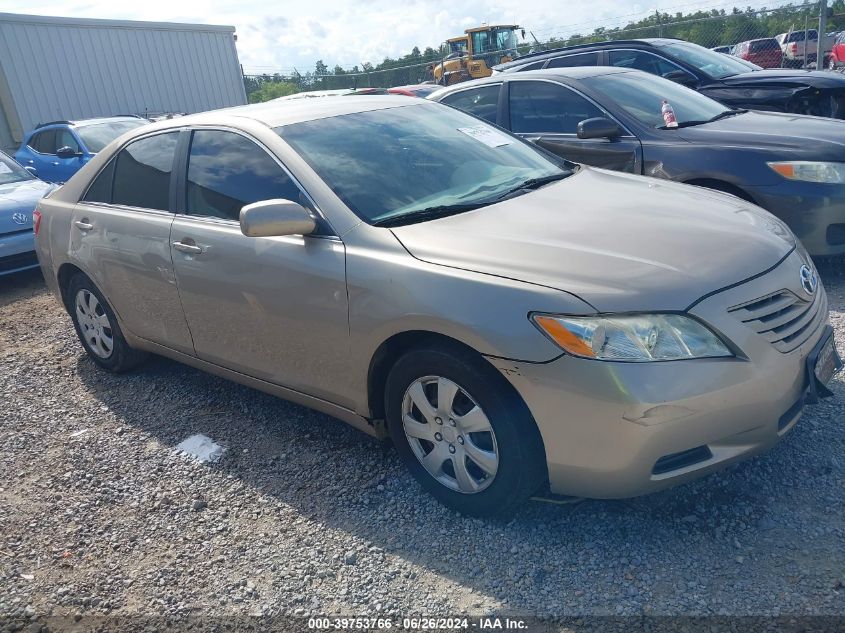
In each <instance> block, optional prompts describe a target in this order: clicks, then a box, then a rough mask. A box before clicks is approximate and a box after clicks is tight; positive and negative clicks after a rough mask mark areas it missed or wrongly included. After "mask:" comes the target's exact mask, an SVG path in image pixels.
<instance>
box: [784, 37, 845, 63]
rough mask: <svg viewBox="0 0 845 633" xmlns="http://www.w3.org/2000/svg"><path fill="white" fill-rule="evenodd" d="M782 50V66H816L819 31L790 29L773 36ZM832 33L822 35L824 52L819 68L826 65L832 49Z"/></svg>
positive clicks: (833, 40) (833, 39)
mask: <svg viewBox="0 0 845 633" xmlns="http://www.w3.org/2000/svg"><path fill="white" fill-rule="evenodd" d="M775 39H776V40H777V42H778V44H779V45H780V47H781V50H782V51H783V61H784V66H788V67H792V68H803V67H805V66H812V67H814V68H815V67H816V60H817V58H818V50H819V49H818V46H819V32H818V31H817V30H816V29H808V30H807V31H806V34H805V32H804V31H790V32H789V33H781V34H780V35H777V36H775ZM835 39H836V38H835V37H834V36H833V35H825V36H824V54H825V57H824V59H823V60H822V64H821V66H820V67H821V68H824V67H825V66H827V65H828V63H829V62H828V55H829V54H830V52H831V50H832V49H833V45H834V42H835Z"/></svg>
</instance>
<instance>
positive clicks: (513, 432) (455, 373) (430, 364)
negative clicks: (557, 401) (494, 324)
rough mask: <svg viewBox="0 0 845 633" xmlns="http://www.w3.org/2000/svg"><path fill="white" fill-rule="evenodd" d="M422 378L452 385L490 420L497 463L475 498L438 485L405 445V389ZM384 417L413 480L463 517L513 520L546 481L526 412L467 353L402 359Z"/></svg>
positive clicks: (449, 350) (434, 351) (453, 350)
mask: <svg viewBox="0 0 845 633" xmlns="http://www.w3.org/2000/svg"><path fill="white" fill-rule="evenodd" d="M427 376H439V377H443V378H446V379H448V380H450V381H452V382H454V383H455V384H457V385H458V386H459V387H460V388H461V389H462V390H463V391H464V392H465V393H466V394H468V395H469V396H470V397H471V399H472V400H473V401H474V402H475V404H477V405H478V406H479V407H480V408H481V409H482V410H483V412H484V413H485V414H486V417H487V419H488V420H489V423H490V426H491V427H492V429H493V433H494V434H495V441H496V445H497V447H498V460H499V461H498V469H497V470H496V473H495V475H494V476H493V477H492V481H491V482H489V483H488V484H487V487H485V488H483V489H482V490H481V491H480V492H475V493H471V494H467V493H462V492H460V491H457V490H453V489H451V488H449V487H447V486H446V485H444V484H442V483H440V482H439V481H438V480H437V479H435V477H434V476H433V475H431V474H429V472H428V471H427V470H426V469H425V467H424V466H423V465H422V463H421V462H420V460H419V459H418V458H417V456H416V454H415V453H414V450H413V449H412V448H411V446H410V444H409V441H408V438H407V436H406V434H405V431H404V428H403V422H402V415H403V413H402V406H403V401H404V399H405V394H406V392H407V391H408V389H409V387H410V386H411V385H412V384H414V383H415V381H417V380H419V379H421V378H423V377H427ZM385 411H386V412H387V415H386V417H387V424H388V428H389V430H390V435H391V438H392V439H393V443H394V445H395V446H396V450H397V452H398V453H399V455H400V457H401V458H402V461H403V462H405V465H406V466H407V467H408V469H409V470H410V471H411V473H412V474H413V476H414V477H415V478H416V479H417V481H418V482H419V483H420V485H421V486H422V487H423V488H424V489H425V490H426V491H427V492H429V493H431V494H432V495H433V496H434V497H435V498H436V499H438V500H439V501H440V502H441V503H443V504H444V505H445V506H447V507H449V508H451V509H453V510H456V511H458V512H460V513H462V514H466V515H471V516H484V517H489V516H497V515H508V514H512V513H513V511H514V510H515V509H516V508H517V507H519V506H520V505H522V504H523V503H525V502H526V501H527V500H528V499H529V498H530V497H531V496H532V495H533V494H535V493H536V492H537V491H538V489H540V487H541V486H542V485H543V484H544V483H545V481H546V480H547V479H548V472H547V469H546V454H545V450H544V448H543V441H542V438H541V436H540V432H539V430H538V429H537V425H536V423H535V422H534V418H533V417H532V416H531V413H530V411H529V410H528V407H527V406H526V405H525V403H524V402H523V401H522V399H521V398H520V397H519V396H518V394H517V393H516V392H515V391H514V390H513V387H512V386H511V385H510V384H509V383H508V382H507V381H506V380H505V379H504V377H502V376H501V374H499V373H498V372H497V371H496V370H495V369H494V368H493V367H492V366H490V365H489V363H487V362H486V361H485V360H484V359H483V358H481V357H480V356H478V355H477V354H475V353H473V352H471V351H469V350H465V349H462V348H459V347H458V346H455V347H452V346H446V345H436V346H433V347H429V348H418V349H413V350H411V351H408V352H407V353H405V354H404V355H403V356H402V357H400V358H399V360H398V361H396V363H395V364H394V366H393V368H392V369H391V371H390V374H389V376H388V378H387V385H386V393H385ZM432 428H439V427H432ZM461 443H462V444H463V442H461ZM452 459H454V458H452ZM465 463H469V462H465ZM452 464H454V462H452ZM453 472H454V469H453Z"/></svg>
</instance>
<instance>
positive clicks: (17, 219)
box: [12, 213, 29, 224]
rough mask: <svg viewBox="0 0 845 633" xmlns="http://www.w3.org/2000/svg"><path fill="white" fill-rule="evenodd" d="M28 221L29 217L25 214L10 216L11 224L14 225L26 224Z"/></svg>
mask: <svg viewBox="0 0 845 633" xmlns="http://www.w3.org/2000/svg"><path fill="white" fill-rule="evenodd" d="M28 220H29V216H27V214H26V213H13V214H12V222H14V223H15V224H26V223H27V221H28Z"/></svg>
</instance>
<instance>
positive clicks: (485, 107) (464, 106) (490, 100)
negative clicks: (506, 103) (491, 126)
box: [440, 85, 501, 123]
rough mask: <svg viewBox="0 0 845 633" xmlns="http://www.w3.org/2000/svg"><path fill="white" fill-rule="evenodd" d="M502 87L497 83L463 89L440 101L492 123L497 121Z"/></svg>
mask: <svg viewBox="0 0 845 633" xmlns="http://www.w3.org/2000/svg"><path fill="white" fill-rule="evenodd" d="M500 87H501V86H500V85H495V86H484V87H482V88H474V89H472V90H461V91H460V92H456V93H454V94H451V95H448V96H446V97H443V98H442V99H441V100H440V102H441V103H445V104H446V105H450V106H452V107H453V108H457V109H458V110H463V111H464V112H469V113H470V114H474V115H475V116H477V117H480V118H482V119H486V120H488V121H490V123H495V122H496V112H497V111H498V109H499V88H500Z"/></svg>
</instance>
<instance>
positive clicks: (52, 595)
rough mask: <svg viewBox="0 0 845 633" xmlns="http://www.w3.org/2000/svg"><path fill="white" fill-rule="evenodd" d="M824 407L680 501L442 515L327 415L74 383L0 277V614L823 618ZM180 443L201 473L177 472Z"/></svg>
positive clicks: (228, 392)
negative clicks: (212, 452) (487, 516)
mask: <svg viewBox="0 0 845 633" xmlns="http://www.w3.org/2000/svg"><path fill="white" fill-rule="evenodd" d="M823 277H824V279H825V283H826V285H827V288H828V292H829V295H830V300H831V308H832V311H833V313H832V318H833V322H834V324H835V327H836V328H837V331H838V336H839V343H840V346H841V345H842V344H843V343H845V315H843V310H844V309H845V277H843V270H842V268H830V267H829V268H826V269H824V270H823ZM840 349H841V350H842V351H843V352H845V349H842V347H840ZM844 387H845V385H843V380H842V377H839V378H837V379H836V382H835V384H834V386H833V388H834V391H835V392H836V393H837V395H838V398H837V399H832V400H828V401H825V402H824V403H823V404H821V405H819V406H816V407H813V408H809V409H808V410H807V413H806V415H805V417H804V419H803V420H802V421H801V422H800V423H799V425H798V426H797V428H796V429H795V430H794V431H793V432H792V433H791V434H790V435H789V436H788V437H787V438H785V440H784V441H782V442H781V443H780V444H779V445H778V446H777V447H776V448H775V449H774V450H772V451H771V452H770V453H768V454H766V455H764V456H761V457H759V458H756V459H753V460H751V461H749V462H746V463H743V464H740V465H738V466H736V467H734V468H733V469H731V470H729V471H726V472H723V473H720V474H717V475H714V476H711V477H708V478H706V479H704V480H700V481H698V482H695V483H693V484H690V485H687V486H684V487H681V488H677V489H674V490H669V491H666V492H662V493H658V494H654V495H651V496H648V497H642V498H637V499H631V500H625V501H613V502H607V501H587V502H583V503H581V504H578V505H573V506H553V505H548V504H541V503H532V504H530V505H529V506H528V507H526V508H525V509H524V511H523V512H521V513H520V514H519V516H517V517H515V518H514V519H513V520H511V521H509V522H500V521H489V520H477V519H465V518H461V517H459V516H457V515H456V514H454V513H452V512H450V511H448V510H446V509H444V508H443V507H441V506H440V505H438V504H437V503H436V502H435V501H433V500H432V499H431V498H429V497H428V496H426V495H425V494H422V493H421V492H420V491H419V489H418V487H417V486H416V484H415V483H414V482H413V480H412V479H411V477H410V476H409V475H408V474H406V473H405V471H404V470H403V468H402V467H401V465H400V464H399V462H398V458H397V456H396V455H395V453H394V451H393V449H391V448H385V447H382V446H380V445H379V444H378V443H377V442H375V441H374V440H371V439H370V438H368V437H366V436H364V435H362V434H360V433H359V432H357V431H355V430H353V429H351V428H349V427H347V426H345V425H344V424H342V423H340V422H337V421H335V420H333V419H331V418H329V417H326V416H324V415H321V414H318V413H315V412H312V411H309V410H307V409H303V408H300V407H297V406H294V405H292V404H289V403H286V402H284V401H282V400H278V399H274V398H272V397H270V396H266V395H264V394H261V393H258V392H255V391H252V390H250V389H248V388H245V387H241V386H238V385H235V384H232V383H229V382H226V381H224V380H221V379H218V378H215V377H213V376H209V375H207V374H203V373H201V372H199V371H195V370H193V369H190V368H187V367H185V366H182V365H179V364H176V363H173V362H170V361H167V360H163V359H153V360H152V361H151V362H149V363H148V364H147V365H145V366H144V367H143V368H142V369H141V370H140V371H138V372H135V373H132V374H129V375H124V376H111V375H108V374H106V373H104V372H102V371H99V370H97V369H96V368H95V367H94V365H93V364H92V363H91V362H90V361H89V360H87V358H86V357H85V356H84V354H83V352H82V348H81V347H80V345H79V343H78V342H77V340H76V338H75V336H74V334H73V331H72V328H71V325H70V321H69V319H68V317H67V316H66V315H65V314H64V313H63V312H62V311H61V310H60V309H59V306H58V305H57V304H56V302H55V301H54V299H53V297H52V296H51V295H49V294H48V293H47V291H46V290H45V288H44V286H43V283H42V282H41V280H40V278H39V277H38V275H37V274H34V273H33V274H27V275H18V276H16V277H14V278H13V279H0V393H2V394H3V396H2V397H3V402H2V410H0V446H1V447H2V450H0V617H2V616H7V617H8V616H13V617H26V616H29V615H49V614H53V615H56V616H58V615H62V616H65V615H70V616H72V615H74V614H85V615H88V614H107V613H110V614H113V615H114V614H117V615H131V614H137V613H145V614H153V615H154V614H166V615H172V614H175V615H179V614H202V615H219V614H227V615H250V614H251V615H257V614H271V615H272V614H305V613H330V614H374V613H383V614H402V615H408V614H423V615H436V614H454V613H456V612H463V613H470V614H476V615H478V614H483V613H489V612H508V613H518V614H537V613H539V614H555V615H579V614H610V615H617V614H622V615H640V614H729V615H746V614H770V615H776V614H795V615H799V614H827V615H835V614H838V615H845V522H843V501H844V500H845V475H843V467H845V450H843V449H845V428H843V419H845V416H843V410H844V409H845V388H844ZM195 433H202V434H204V435H207V436H209V437H211V438H213V439H214V440H215V441H217V442H219V443H221V444H222V445H223V446H225V447H226V452H225V453H224V454H223V457H222V458H221V459H220V460H219V461H218V462H216V463H209V464H199V463H196V462H194V461H191V460H190V459H188V458H186V457H185V456H182V455H179V454H177V452H176V451H175V446H176V445H177V444H179V443H180V442H181V441H183V440H184V439H185V438H187V437H188V436H190V435H192V434H195Z"/></svg>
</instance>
